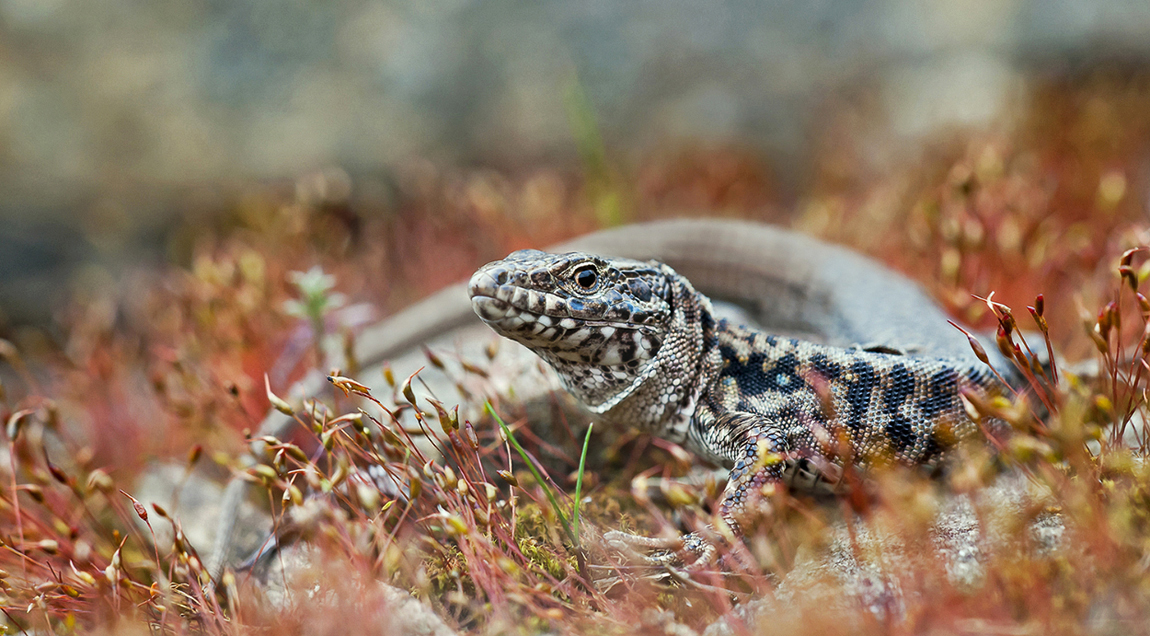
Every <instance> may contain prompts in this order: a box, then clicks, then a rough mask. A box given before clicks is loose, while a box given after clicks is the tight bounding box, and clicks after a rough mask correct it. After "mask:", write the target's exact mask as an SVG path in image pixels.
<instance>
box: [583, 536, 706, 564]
mask: <svg viewBox="0 0 1150 636" xmlns="http://www.w3.org/2000/svg"><path fill="white" fill-rule="evenodd" d="M603 539H604V541H606V542H607V545H608V546H610V547H612V548H614V549H616V550H619V551H620V552H622V553H623V554H625V555H627V557H628V558H630V559H632V560H634V561H637V562H639V563H641V564H644V565H648V566H653V567H662V568H682V569H684V570H686V571H687V572H697V571H700V570H704V569H706V568H708V567H709V566H711V565H713V564H714V563H715V562H716V561H717V560H718V556H719V551H718V549H717V548H716V547H715V544H714V543H711V542H710V541H707V540H706V539H705V538H703V535H701V534H699V533H698V532H692V533H690V534H686V535H683V536H681V537H674V538H659V537H644V536H641V535H636V534H630V533H627V532H619V531H617V530H613V531H611V532H607V533H605V534H604V535H603ZM685 555H686V556H690V557H693V558H691V559H690V560H689V562H688V561H687V560H685V559H684V558H683V556H685Z"/></svg>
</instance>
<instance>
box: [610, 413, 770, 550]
mask: <svg viewBox="0 0 1150 636" xmlns="http://www.w3.org/2000/svg"><path fill="white" fill-rule="evenodd" d="M704 430H710V431H725V433H726V434H725V435H724V436H723V438H722V439H712V440H709V443H708V448H711V449H716V450H720V451H721V452H722V454H721V455H719V457H718V458H719V459H725V460H727V462H730V463H733V466H732V468H731V473H730V476H729V477H728V479H727V486H726V488H725V489H724V491H723V497H722V500H721V501H720V503H719V508H718V511H717V517H718V521H719V523H720V524H722V525H723V526H725V527H724V528H720V527H715V525H708V526H707V528H705V529H703V530H702V531H697V532H691V533H688V534H685V535H683V536H681V537H675V538H667V537H663V538H657V537H645V536H640V535H633V534H629V533H625V532H618V531H614V532H608V533H606V534H605V535H604V538H605V539H606V540H607V541H608V543H609V544H612V545H614V546H615V547H617V548H621V549H624V550H625V551H627V552H631V553H633V552H635V551H636V550H646V551H661V553H657V554H645V555H640V557H639V558H640V559H641V560H642V561H643V562H645V563H647V564H649V565H657V566H680V565H684V564H685V567H686V569H687V570H688V571H696V570H701V569H705V568H707V567H709V566H711V565H713V564H714V563H715V561H716V559H717V558H718V556H719V550H718V546H717V544H716V541H717V540H718V541H722V540H723V539H724V538H725V539H727V540H733V541H739V540H741V539H742V528H744V527H745V526H746V525H747V524H748V522H749V521H750V520H751V518H753V517H755V516H759V515H763V514H769V513H770V511H769V510H768V509H767V504H766V503H765V501H763V496H764V492H763V491H764V486H769V485H770V484H782V483H783V477H784V475H785V472H786V467H787V466H788V463H789V462H788V459H790V458H788V456H787V454H786V452H785V450H786V449H785V444H784V441H783V439H782V436H781V435H780V434H779V433H778V432H777V427H773V426H770V425H769V424H768V423H767V422H765V421H764V420H763V418H762V417H761V416H758V415H754V414H750V413H731V414H727V415H725V416H723V417H721V418H717V419H716V420H715V421H714V423H712V424H709V425H708V426H707V428H706V429H704ZM684 557H686V558H684Z"/></svg>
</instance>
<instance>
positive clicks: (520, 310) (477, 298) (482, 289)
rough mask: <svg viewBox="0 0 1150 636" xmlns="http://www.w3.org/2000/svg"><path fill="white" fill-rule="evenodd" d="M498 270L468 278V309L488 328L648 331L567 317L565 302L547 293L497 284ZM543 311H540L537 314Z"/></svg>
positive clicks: (486, 271) (601, 321)
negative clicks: (469, 297) (469, 307)
mask: <svg viewBox="0 0 1150 636" xmlns="http://www.w3.org/2000/svg"><path fill="white" fill-rule="evenodd" d="M499 274H500V271H489V270H487V269H482V270H480V271H478V272H476V273H475V275H474V276H472V277H471V281H470V282H469V283H468V286H467V292H468V295H470V296H471V308H472V310H474V311H475V314H476V315H478V316H479V318H480V319H481V320H482V321H483V322H485V323H487V324H488V325H490V326H492V327H496V328H498V329H499V330H501V331H504V332H514V331H519V330H523V329H525V328H526V329H532V327H533V325H539V326H540V328H548V327H552V326H555V327H559V328H562V329H564V330H577V329H582V328H588V327H589V328H604V327H612V328H614V329H638V330H639V331H643V332H645V333H646V332H648V331H652V328H651V327H648V326H646V325H636V324H633V323H629V322H623V321H612V320H589V319H587V318H583V317H576V316H572V315H571V311H570V308H569V307H568V306H567V302H566V301H565V300H564V299H562V298H560V297H558V296H554V295H551V294H547V293H545V292H540V291H536V290H530V289H525V288H522V287H518V286H516V285H509V284H504V283H501V282H500V280H505V278H504V277H501V276H500V275H499ZM540 310H543V311H540Z"/></svg>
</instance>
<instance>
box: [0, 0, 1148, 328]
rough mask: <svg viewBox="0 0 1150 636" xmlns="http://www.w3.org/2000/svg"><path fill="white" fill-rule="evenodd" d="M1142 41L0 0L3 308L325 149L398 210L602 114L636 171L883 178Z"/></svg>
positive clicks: (1067, 27) (731, 6) (1015, 12)
mask: <svg viewBox="0 0 1150 636" xmlns="http://www.w3.org/2000/svg"><path fill="white" fill-rule="evenodd" d="M1148 59H1150V3H1147V2H1145V0H1110V1H1086V0H971V1H967V2H964V1H960V0H933V1H930V2H919V1H918V0H834V1H831V0H813V1H807V2H779V1H769V2H761V1H754V2H752V1H750V0H744V1H728V2H714V1H711V0H708V1H703V0H661V1H659V2H652V1H649V0H637V1H630V2H601V1H590V2H537V1H528V0H497V1H488V2H477V1H473V0H394V1H374V2H368V1H364V0H327V1H324V2H317V1H312V2H307V1H303V0H259V1H256V0H227V1H219V0H207V1H201V2H163V1H161V2H143V1H140V0H100V1H99V2H83V1H80V0H0V308H2V311H3V314H4V316H3V323H4V324H8V325H12V324H18V323H23V322H29V321H31V322H40V321H44V320H45V319H46V318H47V317H48V316H49V315H50V311H51V310H52V308H53V307H54V306H55V305H54V303H56V302H58V297H59V294H62V293H65V292H66V291H67V290H68V285H69V284H71V285H75V286H79V287H82V288H84V287H90V286H91V285H93V284H95V283H93V281H94V280H98V279H107V278H115V277H116V276H118V275H119V272H121V271H122V269H123V268H124V266H125V265H132V266H136V265H139V264H147V263H154V262H162V261H164V260H166V259H171V258H177V259H178V258H181V257H183V256H182V255H181V254H179V253H178V251H179V250H178V249H175V248H173V247H172V245H173V241H172V238H171V236H172V228H173V227H175V225H176V224H178V223H186V222H187V219H188V218H193V219H194V218H197V215H209V214H211V212H212V211H213V210H218V209H220V208H222V207H226V206H227V205H228V201H229V200H231V199H233V198H235V197H239V196H243V192H244V191H245V189H246V188H248V187H249V186H250V184H251V183H268V182H271V183H277V182H287V183H290V182H291V180H292V179H295V178H296V177H298V176H299V175H301V174H307V173H310V172H312V171H315V170H320V169H329V168H331V167H338V170H339V171H338V174H340V175H345V176H346V179H344V178H343V177H340V178H339V179H335V181H334V182H335V183H337V186H338V187H345V186H347V187H349V186H348V184H354V188H355V196H357V197H361V198H366V199H368V200H369V201H370V202H371V204H370V205H365V206H364V209H371V210H374V211H376V212H377V213H379V214H387V213H389V211H390V209H391V208H390V207H389V206H390V204H391V202H393V201H394V200H395V197H396V189H397V188H398V187H399V186H397V183H398V182H399V181H401V180H402V178H403V177H402V175H403V174H408V173H410V172H411V170H412V168H411V167H412V166H416V167H418V166H424V165H432V166H439V167H443V166H462V167H468V168H475V167H481V168H491V169H494V170H497V171H503V172H508V173H516V172H523V171H528V170H531V169H533V167H534V166H539V165H546V166H551V167H554V168H555V169H556V170H560V171H562V170H569V171H579V170H581V169H582V170H585V169H586V168H587V165H588V159H587V156H586V152H584V154H583V156H582V157H581V155H580V151H581V150H584V151H586V148H585V147H583V146H581V145H580V143H579V142H578V139H577V137H578V136H579V134H580V130H581V128H580V127H581V126H584V127H586V126H590V127H591V129H592V130H594V129H597V130H598V133H599V134H600V135H601V138H602V142H603V144H602V145H603V147H605V148H607V149H609V151H610V152H611V153H612V155H613V156H614V157H616V158H617V160H618V161H619V162H621V163H622V164H624V165H628V166H632V167H634V166H639V165H642V164H644V162H650V161H651V159H650V158H651V157H674V156H675V152H676V149H678V148H682V147H723V148H733V149H736V150H737V152H738V153H743V154H741V155H738V156H742V157H753V158H754V161H757V162H758V163H757V164H756V165H757V166H758V171H759V173H761V175H762V176H761V180H762V181H763V183H759V185H758V186H756V187H757V191H759V192H760V193H766V194H764V195H762V196H761V197H760V199H755V201H754V202H756V203H770V204H773V205H775V206H777V207H779V208H782V209H786V208H788V207H791V206H794V205H795V204H796V203H797V202H799V200H800V199H801V197H802V196H803V194H804V193H805V192H808V191H809V188H810V187H811V185H812V183H813V182H814V181H816V180H818V179H826V178H827V174H828V170H827V168H826V165H825V157H821V156H820V153H822V152H823V151H824V150H825V148H826V147H827V146H828V145H831V146H833V145H835V144H838V143H840V142H844V140H843V137H844V136H845V135H847V134H848V133H849V135H850V137H851V140H852V142H851V143H852V144H853V146H852V147H853V151H852V153H850V155H849V161H851V162H852V163H854V164H857V165H854V166H852V167H851V169H850V170H849V172H850V173H851V174H854V175H858V174H867V173H871V174H881V173H882V170H883V167H884V166H885V165H887V164H888V163H889V162H891V161H892V160H893V159H894V158H896V157H905V156H906V155H907V153H913V152H914V149H915V148H917V147H918V146H919V144H921V143H923V140H925V139H928V138H930V137H931V136H932V135H935V134H937V133H938V131H940V130H947V129H953V128H973V129H979V128H986V127H1009V126H1010V125H1011V123H1012V121H1013V118H1014V117H1015V115H1016V114H1017V113H1021V112H1028V111H1029V110H1031V109H1033V108H1034V107H1035V103H1034V102H1035V100H1037V99H1042V98H1043V95H1045V94H1044V93H1043V92H1042V91H1041V90H1039V88H1038V87H1040V86H1041V84H1042V82H1044V81H1049V80H1050V79H1051V78H1056V79H1057V78H1067V77H1070V78H1076V77H1077V78H1081V77H1089V76H1090V75H1091V74H1092V73H1096V72H1102V71H1105V72H1112V71H1113V69H1119V72H1118V75H1117V77H1119V79H1118V80H1117V81H1118V82H1119V83H1121V82H1127V81H1130V82H1135V81H1142V82H1143V84H1144V80H1145V75H1144V74H1141V70H1140V69H1141V68H1142V67H1143V66H1144V65H1145V63H1146V61H1147V60H1148ZM1099 69H1102V71H1099ZM1130 69H1135V70H1134V71H1133V72H1130ZM1131 78H1133V79H1131ZM1139 78H1142V79H1139ZM1120 90H1121V87H1120ZM1139 90H1143V92H1144V91H1145V86H1144V85H1143V86H1142V88H1141V89H1139ZM588 114H592V115H593V116H594V119H593V121H590V123H588V121H587V119H588ZM581 122H582V123H581ZM844 143H845V142H844ZM592 150H594V149H592ZM718 159H719V157H717V156H713V155H712V156H710V158H709V159H707V160H706V161H703V162H701V163H702V164H710V163H712V162H713V161H717V160H718ZM820 161H822V162H824V163H823V164H820ZM1143 163H1144V164H1145V161H1143ZM696 165H697V164H696ZM819 166H821V167H819ZM860 166H862V167H860ZM1148 170H1150V168H1148ZM405 171H407V172H406V173H405ZM635 172H636V173H637V174H638V177H637V178H638V179H639V180H641V179H642V178H643V173H642V170H640V169H638V168H636V169H635ZM831 172H833V170H831ZM661 174H663V175H664V178H674V177H675V174H676V173H675V169H674V168H673V166H672V167H666V166H664V168H663V169H662V173H661ZM397 175H400V176H397ZM667 175H670V176H669V177H668V176H667ZM345 181H346V183H345ZM324 183H325V184H327V185H325V187H332V186H331V183H333V181H332V180H331V179H328V180H326V181H325V182H324ZM339 184H342V185H339ZM648 185H649V186H650V184H648ZM1122 185H1125V182H1122ZM540 187H542V188H543V189H546V187H547V182H546V181H544V182H543V183H541V184H540ZM650 187H657V184H656V186H650ZM679 203H685V204H690V203H692V201H690V200H689V199H688V200H685V201H679ZM69 281H72V282H69ZM76 281H78V282H76Z"/></svg>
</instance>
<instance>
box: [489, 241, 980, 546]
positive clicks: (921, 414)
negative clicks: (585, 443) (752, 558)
mask: <svg viewBox="0 0 1150 636" xmlns="http://www.w3.org/2000/svg"><path fill="white" fill-rule="evenodd" d="M469 293H470V296H471V302H472V307H473V309H474V310H475V313H476V314H478V315H479V317H480V318H481V319H482V320H483V321H484V322H485V323H486V324H487V325H488V326H490V327H491V328H492V329H494V330H495V331H496V332H497V333H499V334H500V335H502V336H505V337H507V338H510V339H512V340H516V341H518V342H520V343H522V344H523V345H525V346H527V347H528V348H530V349H531V350H532V351H534V352H535V353H536V354H538V355H539V356H540V357H541V358H543V359H544V360H545V361H547V362H548V363H549V364H550V365H551V366H552V367H553V368H554V369H555V370H556V371H557V372H558V374H559V377H560V379H561V381H562V383H563V385H564V387H566V389H567V390H568V391H570V392H571V393H572V395H574V396H575V397H576V398H577V399H578V400H579V401H580V402H581V403H582V404H583V405H584V406H585V407H586V408H587V409H589V410H590V411H592V412H594V413H597V414H598V415H599V416H600V418H601V419H603V420H605V421H607V422H611V423H616V424H620V425H625V426H634V427H638V428H640V429H642V430H645V431H648V432H650V433H652V434H654V435H656V436H659V437H662V438H665V439H668V440H670V441H672V442H675V443H679V444H684V445H685V446H686V447H687V448H688V449H690V450H691V451H693V452H694V453H696V454H697V455H699V456H701V457H703V458H705V459H707V460H709V461H712V462H715V463H718V464H722V465H724V466H727V467H729V468H731V474H730V478H729V480H728V483H727V488H726V491H725V492H724V494H723V499H722V501H721V502H720V505H719V511H718V512H719V517H720V519H721V520H722V522H723V523H725V524H726V525H727V526H728V528H729V529H730V530H731V531H732V532H733V533H734V535H736V536H738V535H740V534H741V533H740V526H741V525H742V524H743V523H744V522H745V520H746V518H747V516H748V515H749V514H750V513H752V512H754V511H755V502H756V500H757V499H758V498H759V493H760V492H761V489H762V488H763V487H764V486H766V485H768V484H772V483H780V482H783V481H784V480H787V479H788V477H789V476H791V475H793V474H794V471H796V470H801V469H805V468H807V467H809V466H810V465H812V464H814V465H818V466H833V465H835V464H839V465H841V463H842V461H843V455H848V456H849V457H850V458H851V461H852V463H853V464H854V465H857V466H859V467H860V468H866V467H867V466H870V465H873V464H875V463H879V462H888V461H892V460H893V461H896V462H899V463H902V464H906V465H924V464H933V463H935V462H937V461H939V460H940V459H941V458H942V457H943V456H944V455H945V454H946V451H947V450H948V449H949V448H951V447H952V446H954V444H956V443H957V442H959V441H960V440H963V439H967V438H971V437H974V436H976V435H977V434H978V427H977V426H976V424H975V423H974V422H973V421H972V420H971V419H970V418H969V416H968V415H967V413H966V409H965V408H964V407H963V404H962V401H961V400H960V397H959V393H960V391H962V390H967V391H971V392H974V393H977V394H980V395H981V396H982V397H983V398H985V397H987V396H988V395H993V394H998V393H999V392H1001V386H1000V385H999V383H998V381H997V380H996V379H995V377H994V375H993V373H992V372H991V371H990V369H989V368H987V367H985V366H983V365H981V364H979V363H978V362H976V361H972V360H968V359H943V358H929V357H913V356H904V355H896V354H889V353H873V352H868V351H862V350H857V349H844V348H838V347H830V346H824V345H818V344H813V343H809V342H804V341H800V340H792V339H787V338H781V337H776V336H772V335H769V334H766V333H763V332H761V331H758V330H755V329H751V328H748V327H744V326H739V325H734V324H730V323H728V322H727V321H721V320H716V319H715V318H714V314H713V310H712V307H711V302H710V300H708V299H707V298H706V297H705V296H704V295H702V294H700V293H698V292H696V291H695V289H694V288H693V287H692V286H691V283H690V282H689V281H687V280H686V279H685V278H683V277H682V276H679V275H678V274H676V273H675V271H674V270H672V269H671V268H670V267H668V266H667V265H664V264H661V263H658V262H655V261H650V262H640V261H634V260H628V259H620V258H605V257H600V256H595V255H592V254H586V253H579V252H573V253H568V254H549V253H546V252H540V251H536V250H522V251H519V252H515V253H513V254H511V255H510V256H508V257H507V258H506V259H504V260H502V261H496V262H494V263H490V264H488V265H486V266H484V267H483V268H481V269H480V270H479V271H478V272H476V273H475V275H474V276H473V277H472V278H471V282H470V285H469ZM838 431H842V432H845V434H846V437H847V439H848V440H849V446H850V448H849V453H842V452H834V451H832V450H831V448H832V447H833V444H832V442H831V440H833V439H836V438H837V435H836V432H838ZM812 460H813V461H812ZM824 482H825V480H824ZM812 487H813V485H812ZM615 536H616V538H618V537H619V536H620V535H618V534H617V533H616V535H615ZM632 539H633V540H632V541H631V543H632V544H638V545H641V546H644V547H648V548H666V547H669V544H667V543H666V542H661V541H657V540H648V539H642V538H632ZM683 544H684V545H685V547H686V548H687V549H688V551H689V552H693V553H694V554H695V556H696V559H695V561H694V562H693V564H692V566H694V567H701V566H703V565H706V564H707V563H709V562H710V561H712V560H713V558H714V556H715V554H716V550H715V548H714V546H713V545H712V544H711V543H710V542H708V541H705V540H703V538H702V537H701V536H699V535H698V534H691V535H688V536H687V537H685V538H684V543H683ZM652 561H654V562H666V561H665V559H663V558H661V557H656V558H653V559H652Z"/></svg>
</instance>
